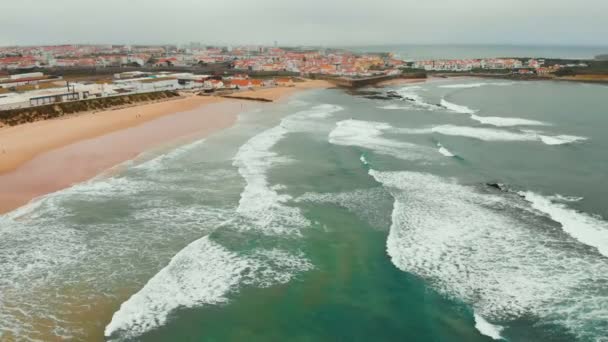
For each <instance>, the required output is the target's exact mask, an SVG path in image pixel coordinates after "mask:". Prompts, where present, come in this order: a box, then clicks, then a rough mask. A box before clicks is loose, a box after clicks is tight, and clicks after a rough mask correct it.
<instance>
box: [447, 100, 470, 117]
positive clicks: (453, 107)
mask: <svg viewBox="0 0 608 342" xmlns="http://www.w3.org/2000/svg"><path fill="white" fill-rule="evenodd" d="M441 105H442V106H443V107H445V108H446V109H448V110H450V111H452V112H455V113H460V114H475V113H477V111H476V110H474V109H471V108H469V107H467V106H461V105H457V104H455V103H452V102H448V101H446V100H445V99H441Z"/></svg>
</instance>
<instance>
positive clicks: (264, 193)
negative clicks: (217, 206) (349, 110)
mask: <svg viewBox="0 0 608 342" xmlns="http://www.w3.org/2000/svg"><path fill="white" fill-rule="evenodd" d="M341 110H343V108H342V107H340V106H336V105H330V104H325V105H320V106H316V107H313V108H311V109H309V110H305V111H301V112H298V113H296V114H294V115H291V116H289V117H287V118H285V119H283V120H282V121H281V123H280V124H279V125H278V126H276V127H273V128H271V129H268V130H266V131H264V132H262V133H260V134H258V135H256V136H255V137H253V138H251V139H250V140H249V141H247V142H246V143H245V144H244V145H243V146H241V147H240V148H239V150H238V152H237V154H236V156H235V157H234V159H233V164H234V165H235V166H237V167H238V170H239V173H240V174H241V176H242V177H243V178H244V179H245V181H246V182H247V185H246V186H245V189H244V190H243V192H242V193H241V199H240V201H239V207H238V208H237V213H238V214H240V215H241V216H242V217H244V218H246V219H247V220H248V221H247V224H246V225H245V226H243V228H244V229H257V230H261V231H263V232H265V233H269V234H296V235H299V234H300V232H299V228H303V227H306V226H308V224H309V222H308V220H307V219H306V218H305V217H304V216H303V215H302V214H301V212H300V210H299V209H298V208H295V207H292V206H289V205H287V204H286V203H287V202H288V201H289V200H291V196H289V195H286V194H279V193H278V192H277V189H275V188H273V187H272V186H270V184H269V183H268V179H267V173H268V171H269V170H270V169H271V168H272V167H274V166H276V165H279V164H284V163H287V162H290V160H289V158H286V157H284V156H280V155H278V154H277V153H276V152H273V151H272V148H273V147H274V146H275V145H276V144H277V143H278V142H279V141H280V140H282V139H283V138H284V137H285V135H287V134H288V133H291V132H298V131H301V130H306V129H309V128H311V127H310V126H309V123H310V122H313V123H314V122H315V120H316V119H320V118H326V117H328V116H329V115H331V114H332V113H335V112H338V111H341Z"/></svg>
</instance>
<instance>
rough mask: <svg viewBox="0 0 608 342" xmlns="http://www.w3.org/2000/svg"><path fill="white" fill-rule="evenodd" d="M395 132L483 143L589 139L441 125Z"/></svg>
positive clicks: (568, 141) (549, 142) (559, 143)
mask: <svg viewBox="0 0 608 342" xmlns="http://www.w3.org/2000/svg"><path fill="white" fill-rule="evenodd" d="M393 131H394V132H399V133H405V134H431V133H438V134H443V135H450V136H459V137H466V138H473V139H479V140H483V141H540V142H542V143H544V144H547V145H563V144H569V143H575V142H579V141H584V140H586V139H587V138H584V137H576V136H570V135H558V136H548V135H542V134H540V133H539V132H536V131H523V130H522V131H519V130H517V131H511V130H503V129H495V128H485V127H470V126H456V125H441V126H435V127H430V128H414V129H411V128H396V129H393Z"/></svg>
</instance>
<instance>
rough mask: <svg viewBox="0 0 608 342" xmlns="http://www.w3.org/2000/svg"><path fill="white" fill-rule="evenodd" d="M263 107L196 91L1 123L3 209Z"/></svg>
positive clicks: (279, 92) (308, 85)
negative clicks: (172, 97)
mask: <svg viewBox="0 0 608 342" xmlns="http://www.w3.org/2000/svg"><path fill="white" fill-rule="evenodd" d="M330 86H331V84H329V83H327V82H323V81H306V82H298V83H296V86H295V87H277V88H268V89H259V90H252V91H244V92H240V93H238V94H239V96H243V97H257V98H260V97H263V98H267V99H270V100H273V101H278V100H280V99H283V98H285V97H287V96H289V95H291V94H293V93H294V92H296V91H298V90H302V89H312V88H326V87H330ZM259 105H261V104H258V103H254V102H253V101H243V100H231V99H230V100H229V99H224V98H220V97H216V96H208V97H203V96H194V95H192V96H185V97H182V98H178V99H175V100H169V101H164V102H158V103H149V104H142V105H137V106H133V107H128V108H121V109H113V110H108V111H102V112H96V113H92V112H90V113H82V114H78V115H72V116H66V117H62V118H59V119H54V120H47V121H39V122H34V123H29V124H24V125H19V126H14V127H3V128H0V189H2V191H1V192H0V213H6V212H8V211H11V210H13V209H16V208H18V207H20V206H22V205H24V204H26V203H28V202H29V201H31V200H32V199H34V198H36V197H39V196H42V195H44V194H48V193H51V192H55V191H58V190H61V189H63V188H66V187H69V186H71V185H73V184H75V183H79V182H82V181H85V180H88V179H90V178H92V177H94V176H96V175H97V174H99V173H101V172H103V171H105V170H107V169H109V168H111V167H113V166H115V165H117V164H120V163H121V162H124V161H126V160H130V159H133V158H135V157H137V155H139V154H141V153H142V152H145V151H146V150H149V149H152V148H154V147H156V146H159V145H162V144H167V143H169V142H171V141H175V140H178V139H180V138H181V139H183V138H187V137H188V136H197V137H204V136H207V135H209V134H212V133H214V132H217V131H219V130H222V129H225V128H227V127H230V126H231V125H233V124H234V123H235V122H236V119H237V115H238V113H239V112H241V111H242V110H243V106H247V107H248V108H251V107H253V106H259Z"/></svg>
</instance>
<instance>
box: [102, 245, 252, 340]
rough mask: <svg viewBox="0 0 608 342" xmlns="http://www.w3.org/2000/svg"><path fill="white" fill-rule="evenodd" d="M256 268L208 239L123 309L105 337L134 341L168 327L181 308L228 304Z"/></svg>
mask: <svg viewBox="0 0 608 342" xmlns="http://www.w3.org/2000/svg"><path fill="white" fill-rule="evenodd" d="M255 267H256V264H255V262H254V261H252V260H249V259H247V258H243V257H240V256H238V255H237V254H235V253H233V252H230V251H228V250H226V249H225V248H223V247H222V246H220V245H218V244H217V243H214V242H212V241H210V240H209V239H208V238H207V237H204V238H202V239H199V240H197V241H195V242H193V243H191V244H190V245H188V246H187V247H186V248H184V249H183V250H181V251H180V252H179V253H178V254H177V255H175V257H173V259H171V262H170V263H169V265H167V266H166V267H165V268H163V269H162V270H161V271H160V272H158V273H157V274H156V275H155V276H154V277H152V278H151V279H150V280H149V281H148V283H147V284H146V285H145V286H144V287H143V288H142V289H141V290H140V291H139V292H137V293H136V294H134V295H133V296H131V298H129V300H127V301H126V302H124V303H123V304H122V305H121V306H120V309H119V310H118V311H117V312H116V313H114V315H113V316H112V321H111V322H110V324H108V325H107V326H106V328H105V336H106V337H110V336H112V335H113V334H115V333H117V332H121V338H123V339H127V338H133V337H136V336H139V335H141V334H143V333H145V332H147V331H149V330H152V329H154V328H157V327H160V326H162V325H164V324H165V323H166V321H167V317H168V315H169V313H170V312H171V311H173V310H175V309H177V308H179V307H185V308H189V307H194V306H200V305H203V304H217V303H221V302H225V301H226V297H225V296H226V294H227V293H228V292H230V291H231V290H234V288H235V287H236V286H237V284H239V282H240V281H241V278H243V277H246V276H248V273H250V272H251V270H252V268H255Z"/></svg>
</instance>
